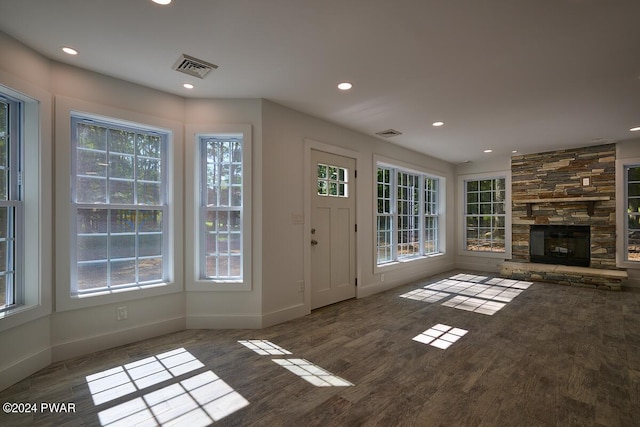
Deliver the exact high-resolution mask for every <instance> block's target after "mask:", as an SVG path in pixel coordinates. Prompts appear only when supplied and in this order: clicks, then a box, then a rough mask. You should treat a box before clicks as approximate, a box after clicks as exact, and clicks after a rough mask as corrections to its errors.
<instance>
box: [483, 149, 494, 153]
mask: <svg viewBox="0 0 640 427" xmlns="http://www.w3.org/2000/svg"><path fill="white" fill-rule="evenodd" d="M484 152H485V153H493V150H491V149H486V150H484Z"/></svg>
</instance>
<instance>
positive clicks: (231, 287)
mask: <svg viewBox="0 0 640 427" xmlns="http://www.w3.org/2000/svg"><path fill="white" fill-rule="evenodd" d="M251 290H252V289H251V283H250V282H247V281H241V282H236V281H222V280H204V279H200V280H196V281H195V282H193V283H190V284H188V285H187V292H248V291H251Z"/></svg>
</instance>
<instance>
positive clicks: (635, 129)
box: [629, 126, 640, 132]
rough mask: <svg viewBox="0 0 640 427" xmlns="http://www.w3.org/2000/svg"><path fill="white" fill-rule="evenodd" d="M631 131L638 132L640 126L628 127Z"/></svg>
mask: <svg viewBox="0 0 640 427" xmlns="http://www.w3.org/2000/svg"><path fill="white" fill-rule="evenodd" d="M629 130H630V131H631V132H638V131H639V130H640V126H638V127H635V128H631V129H629Z"/></svg>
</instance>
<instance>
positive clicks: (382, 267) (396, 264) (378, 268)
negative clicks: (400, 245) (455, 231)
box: [373, 252, 445, 273]
mask: <svg viewBox="0 0 640 427" xmlns="http://www.w3.org/2000/svg"><path fill="white" fill-rule="evenodd" d="M444 255H445V253H443V252H440V253H437V254H432V255H421V256H416V257H413V258H405V259H401V260H398V261H392V262H387V263H384V264H376V265H375V266H374V268H373V272H374V273H384V272H385V271H390V270H396V269H398V268H402V267H404V266H406V265H407V264H411V263H414V262H416V261H423V262H429V261H433V260H435V259H437V258H440V257H443V256H444Z"/></svg>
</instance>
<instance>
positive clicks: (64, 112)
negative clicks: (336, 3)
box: [55, 96, 183, 311]
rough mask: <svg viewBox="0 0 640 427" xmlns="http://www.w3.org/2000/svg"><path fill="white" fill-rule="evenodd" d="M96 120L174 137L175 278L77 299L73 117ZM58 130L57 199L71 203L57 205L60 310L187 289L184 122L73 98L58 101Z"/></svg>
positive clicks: (170, 195)
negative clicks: (184, 279)
mask: <svg viewBox="0 0 640 427" xmlns="http://www.w3.org/2000/svg"><path fill="white" fill-rule="evenodd" d="M74 114H79V115H82V116H95V117H97V118H98V119H104V118H108V119H111V121H114V120H115V121H117V122H121V123H123V124H126V125H131V126H132V127H140V125H141V124H142V125H143V127H144V126H148V127H151V128H156V129H161V130H163V131H166V132H167V133H168V134H169V139H168V145H167V146H168V151H167V165H165V168H166V170H167V172H168V175H167V176H168V178H167V182H168V188H167V205H168V207H167V209H168V212H169V218H170V220H169V221H168V224H166V234H165V235H166V236H167V237H168V245H169V250H168V252H167V258H166V259H167V262H168V263H169V266H168V269H169V273H168V274H169V279H168V281H167V282H164V283H159V284H154V285H143V286H132V287H129V288H125V289H121V290H120V289H119V290H117V291H116V290H112V291H105V292H95V293H89V294H87V295H73V294H72V292H71V278H72V274H71V268H72V264H71V256H72V254H71V251H70V248H71V247H72V246H71V245H72V244H73V243H72V238H73V236H74V235H75V230H74V229H73V227H75V223H72V220H71V218H72V217H73V215H72V213H73V212H72V211H71V208H72V204H71V203H70V201H71V186H70V185H69V183H70V180H71V179H72V175H71V155H72V151H71V150H72V146H71V116H72V115H74ZM55 129H56V141H57V144H56V152H55V162H56V182H57V186H56V199H57V200H68V201H69V202H68V203H58V204H57V205H56V223H55V226H56V236H57V238H56V245H55V263H56V266H57V268H56V283H57V286H56V310H58V311H66V310H73V309H78V308H86V307H94V306H99V305H105V304H114V303H119V302H123V301H130V300H135V299H143V298H149V297H153V296H158V295H167V294H171V293H176V292H180V291H182V284H181V283H180V281H179V280H176V278H180V277H182V268H183V256H182V247H183V245H182V237H183V235H182V223H183V220H182V218H183V216H182V209H181V208H182V179H181V178H180V177H181V174H182V150H181V148H182V129H183V127H182V123H181V122H178V121H172V120H168V119H161V118H158V117H154V116H147V115H145V114H141V113H136V112H132V111H127V110H121V109H119V108H113V107H108V106H104V105H99V104H93V103H90V102H86V101H80V100H77V99H73V98H67V97H63V96H57V97H56V98H55Z"/></svg>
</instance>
